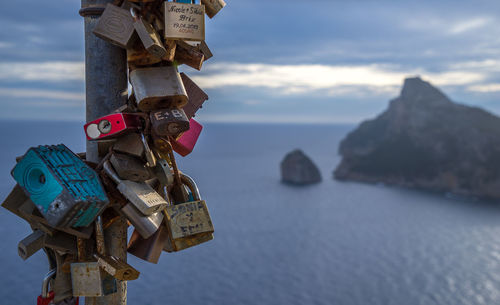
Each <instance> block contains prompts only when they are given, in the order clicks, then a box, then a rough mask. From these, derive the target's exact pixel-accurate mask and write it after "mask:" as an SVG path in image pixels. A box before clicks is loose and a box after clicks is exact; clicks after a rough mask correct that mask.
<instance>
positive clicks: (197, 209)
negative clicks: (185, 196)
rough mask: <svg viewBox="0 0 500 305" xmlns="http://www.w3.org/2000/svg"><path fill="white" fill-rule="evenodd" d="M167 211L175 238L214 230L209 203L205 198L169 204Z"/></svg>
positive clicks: (168, 222)
mask: <svg viewBox="0 0 500 305" xmlns="http://www.w3.org/2000/svg"><path fill="white" fill-rule="evenodd" d="M166 211H167V224H168V225H169V229H170V232H171V236H172V238H173V239H177V238H183V237H188V236H192V235H195V234H199V233H207V232H208V233H213V232H214V226H213V224H212V220H211V219H210V214H209V212H208V208H207V205H206V203H205V201H203V200H201V201H193V202H186V203H181V204H176V205H172V206H168V207H167V209H166Z"/></svg>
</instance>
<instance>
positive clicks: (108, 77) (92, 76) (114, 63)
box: [80, 0, 127, 305]
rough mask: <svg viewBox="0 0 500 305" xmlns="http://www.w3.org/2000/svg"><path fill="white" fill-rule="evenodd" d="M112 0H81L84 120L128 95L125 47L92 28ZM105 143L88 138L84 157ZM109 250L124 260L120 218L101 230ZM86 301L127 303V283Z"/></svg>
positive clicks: (98, 153)
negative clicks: (95, 32) (83, 51)
mask: <svg viewBox="0 0 500 305" xmlns="http://www.w3.org/2000/svg"><path fill="white" fill-rule="evenodd" d="M112 2H113V0H82V9H81V10H80V15H81V16H82V17H84V19H85V82H86V86H85V90H86V102H87V103H86V111H87V115H86V119H87V122H89V121H92V120H95V119H97V118H99V117H101V116H104V115H106V114H109V113H111V112H112V111H113V110H115V109H117V108H118V107H120V106H122V105H124V104H125V103H126V98H127V56H126V52H125V50H123V49H121V48H119V47H116V46H113V45H111V44H110V43H108V42H105V41H104V40H102V39H100V38H98V37H96V36H95V35H94V34H93V33H92V31H93V29H94V28H95V26H96V25H97V21H98V20H99V17H100V15H101V14H102V12H103V11H104V8H105V7H106V4H108V3H112ZM106 151H107V149H106V147H105V145H103V144H99V145H97V144H96V143H89V142H87V160H89V161H91V162H99V160H100V159H101V158H102V157H103V156H104V154H105V153H106ZM104 237H105V243H106V247H107V250H108V253H109V254H111V255H114V256H117V257H119V258H121V259H123V260H125V261H126V260H127V223H126V221H125V220H124V219H123V218H122V219H121V220H120V221H116V222H115V223H113V225H111V226H110V227H109V228H107V229H106V230H105V232H104ZM85 304H86V305H90V304H92V305H126V304H127V283H126V282H121V281H118V292H117V293H114V294H112V295H109V296H106V297H100V298H85Z"/></svg>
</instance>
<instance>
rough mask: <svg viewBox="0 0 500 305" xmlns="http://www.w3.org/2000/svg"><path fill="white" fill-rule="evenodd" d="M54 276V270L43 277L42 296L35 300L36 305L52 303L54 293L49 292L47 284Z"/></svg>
mask: <svg viewBox="0 0 500 305" xmlns="http://www.w3.org/2000/svg"><path fill="white" fill-rule="evenodd" d="M54 275H56V269H52V270H50V271H49V272H48V273H47V275H45V278H44V279H43V283H42V294H41V295H39V296H38V298H37V299H36V304H37V305H50V303H52V302H53V301H54V291H50V292H49V283H50V280H52V278H53V277H54Z"/></svg>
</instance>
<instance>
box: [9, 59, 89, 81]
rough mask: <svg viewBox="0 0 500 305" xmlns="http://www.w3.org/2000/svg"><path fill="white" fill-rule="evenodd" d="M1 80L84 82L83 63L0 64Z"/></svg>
mask: <svg viewBox="0 0 500 305" xmlns="http://www.w3.org/2000/svg"><path fill="white" fill-rule="evenodd" d="M0 80H9V81H13V80H18V81H41V82H59V81H84V80H85V64H84V63H83V62H63V61H48V62H8V63H7V62H0Z"/></svg>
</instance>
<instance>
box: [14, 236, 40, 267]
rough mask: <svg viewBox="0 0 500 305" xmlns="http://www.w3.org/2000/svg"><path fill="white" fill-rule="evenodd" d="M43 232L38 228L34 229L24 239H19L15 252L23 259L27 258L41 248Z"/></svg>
mask: <svg viewBox="0 0 500 305" xmlns="http://www.w3.org/2000/svg"><path fill="white" fill-rule="evenodd" d="M44 238H45V233H43V232H42V231H40V230H35V231H34V232H33V233H31V234H30V235H28V236H27V237H26V238H25V239H23V240H21V241H20V242H19V244H18V245H17V253H18V254H19V257H21V258H22V259H23V260H27V259H28V258H29V257H31V256H32V255H33V254H35V253H37V252H38V251H39V250H40V249H42V248H43V240H44Z"/></svg>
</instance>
